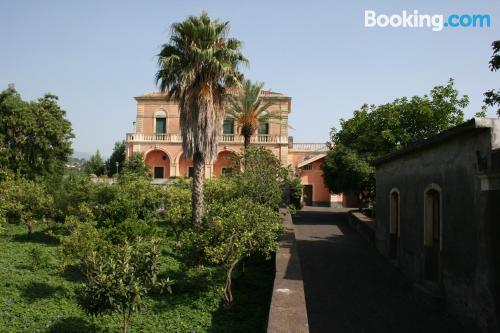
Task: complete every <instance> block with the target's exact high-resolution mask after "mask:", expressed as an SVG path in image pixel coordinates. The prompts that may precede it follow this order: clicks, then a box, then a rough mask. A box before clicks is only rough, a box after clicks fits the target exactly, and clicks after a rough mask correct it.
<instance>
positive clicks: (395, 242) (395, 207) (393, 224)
mask: <svg viewBox="0 0 500 333" xmlns="http://www.w3.org/2000/svg"><path fill="white" fill-rule="evenodd" d="M389 204H390V213H389V236H390V237H389V256H390V257H391V258H392V259H398V253H399V235H400V231H399V192H397V191H393V192H391V197H390V202H389Z"/></svg>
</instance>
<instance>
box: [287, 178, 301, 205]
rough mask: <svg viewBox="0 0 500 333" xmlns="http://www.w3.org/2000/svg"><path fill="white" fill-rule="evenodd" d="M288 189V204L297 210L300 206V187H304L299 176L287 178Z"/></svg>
mask: <svg viewBox="0 0 500 333" xmlns="http://www.w3.org/2000/svg"><path fill="white" fill-rule="evenodd" d="M287 184H288V189H289V191H290V205H291V206H292V207H293V209H295V210H298V209H301V208H302V203H301V201H300V200H301V198H302V188H303V187H304V186H303V185H302V184H301V182H300V178H299V177H293V178H290V179H288V180H287Z"/></svg>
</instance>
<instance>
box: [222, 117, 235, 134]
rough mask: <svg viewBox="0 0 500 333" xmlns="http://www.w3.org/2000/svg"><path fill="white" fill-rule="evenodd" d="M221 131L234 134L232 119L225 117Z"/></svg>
mask: <svg viewBox="0 0 500 333" xmlns="http://www.w3.org/2000/svg"><path fill="white" fill-rule="evenodd" d="M222 133H223V134H226V135H231V134H234V119H233V118H226V119H224V123H223V125H222Z"/></svg>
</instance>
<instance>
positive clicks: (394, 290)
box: [293, 207, 466, 333]
mask: <svg viewBox="0 0 500 333" xmlns="http://www.w3.org/2000/svg"><path fill="white" fill-rule="evenodd" d="M293 223H294V225H295V228H296V238H297V246H298V250H299V256H300V262H301V266H302V274H303V279H304V290H305V296H306V303H307V315H308V318H309V329H310V333H323V332H325V333H351V332H356V333H362V332H384V333H389V332H397V333H406V332H422V333H423V332H425V333H432V332H440V333H444V332H453V333H459V332H466V330H465V329H463V328H462V327H461V326H459V325H458V324H457V323H456V322H455V321H453V320H452V319H450V318H448V317H446V316H445V315H443V314H442V313H440V312H436V311H434V310H431V309H430V308H429V307H428V306H427V305H425V304H423V303H421V302H420V301H418V300H416V299H415V298H414V297H413V289H412V284H411V282H410V281H408V280H407V279H406V278H405V277H404V276H403V275H402V274H401V273H400V272H399V271H398V270H397V269H396V268H395V267H394V266H393V265H391V264H390V263H388V262H387V261H386V259H385V258H383V257H382V256H381V255H380V254H379V253H378V252H377V251H376V250H375V248H374V247H373V246H371V245H370V244H368V243H367V242H366V241H365V240H364V239H363V238H361V237H360V236H359V235H358V234H357V233H356V232H355V231H354V230H353V229H351V228H350V227H349V226H348V225H347V215H346V213H345V210H342V209H333V208H314V207H310V208H305V209H304V210H302V211H300V212H297V214H296V215H295V216H294V218H293Z"/></svg>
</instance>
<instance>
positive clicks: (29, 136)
mask: <svg viewBox="0 0 500 333" xmlns="http://www.w3.org/2000/svg"><path fill="white" fill-rule="evenodd" d="M57 100H58V98H57V96H54V95H51V94H46V95H44V96H43V97H42V98H39V99H38V100H37V101H32V102H27V101H24V100H22V98H21V95H20V94H19V93H18V92H17V91H16V90H15V88H14V86H12V85H11V86H9V88H7V89H6V90H4V91H3V92H1V93H0V140H1V141H0V163H1V165H0V168H4V169H7V170H10V171H12V172H14V173H18V174H20V175H23V176H25V177H28V178H30V179H33V178H36V177H38V176H45V175H49V174H61V173H62V172H63V170H64V168H65V165H66V163H67V161H68V159H69V157H70V156H71V154H72V153H73V150H72V149H71V139H72V138H73V137H74V136H73V133H72V129H71V123H70V122H69V120H68V119H67V118H66V112H65V111H64V110H62V109H61V108H60V107H59V105H58V104H57Z"/></svg>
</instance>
